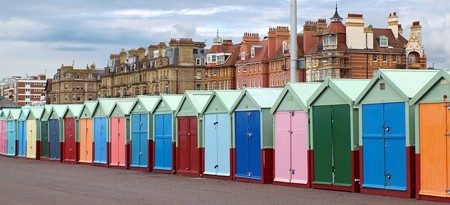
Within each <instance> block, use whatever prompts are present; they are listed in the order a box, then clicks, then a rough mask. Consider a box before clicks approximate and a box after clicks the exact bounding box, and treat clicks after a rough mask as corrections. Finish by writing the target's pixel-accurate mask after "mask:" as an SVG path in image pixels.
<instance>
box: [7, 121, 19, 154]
mask: <svg viewBox="0 0 450 205" xmlns="http://www.w3.org/2000/svg"><path fill="white" fill-rule="evenodd" d="M6 131H7V135H8V136H7V138H8V150H7V153H6V155H7V156H11V157H12V156H15V155H16V133H17V131H16V122H15V121H8V122H7V130H6Z"/></svg>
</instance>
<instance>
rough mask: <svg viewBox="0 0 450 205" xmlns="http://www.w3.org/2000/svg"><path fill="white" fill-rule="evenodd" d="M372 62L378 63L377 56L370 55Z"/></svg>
mask: <svg viewBox="0 0 450 205" xmlns="http://www.w3.org/2000/svg"><path fill="white" fill-rule="evenodd" d="M372 61H373V62H376V61H378V54H372Z"/></svg>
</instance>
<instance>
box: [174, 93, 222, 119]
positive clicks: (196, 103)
mask: <svg viewBox="0 0 450 205" xmlns="http://www.w3.org/2000/svg"><path fill="white" fill-rule="evenodd" d="M212 94H213V92H212V91H206V90H187V91H186V92H185V93H184V96H183V99H182V100H181V103H180V104H179V105H178V108H177V110H176V112H175V115H177V114H178V112H179V111H180V109H181V107H182V105H183V104H184V102H186V100H189V101H190V102H191V103H192V106H193V107H194V109H195V111H196V112H197V113H198V114H200V113H201V112H202V111H203V109H204V108H205V107H206V103H207V102H208V100H209V98H211V96H212Z"/></svg>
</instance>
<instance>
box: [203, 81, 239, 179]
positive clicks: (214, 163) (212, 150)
mask: <svg viewBox="0 0 450 205" xmlns="http://www.w3.org/2000/svg"><path fill="white" fill-rule="evenodd" d="M241 93H242V91H240V90H220V91H219V90H218V91H214V93H213V95H212V97H211V98H210V99H209V101H208V102H207V103H206V106H205V108H204V109H203V111H202V115H203V116H204V117H203V118H204V120H203V128H204V139H203V140H202V141H203V142H204V147H205V167H204V172H203V176H205V177H220V178H225V179H230V180H233V177H234V173H232V172H231V171H232V170H233V171H234V169H233V168H234V166H233V165H234V156H232V155H231V153H233V150H232V140H233V135H232V133H233V132H232V126H231V125H232V122H233V118H232V115H233V114H232V111H231V108H232V106H233V105H234V104H235V103H236V101H237V99H238V98H239V96H240V95H241Z"/></svg>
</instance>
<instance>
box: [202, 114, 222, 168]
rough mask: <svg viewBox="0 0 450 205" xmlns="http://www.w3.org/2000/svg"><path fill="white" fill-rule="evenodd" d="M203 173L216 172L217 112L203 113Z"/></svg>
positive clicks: (217, 165)
mask: <svg viewBox="0 0 450 205" xmlns="http://www.w3.org/2000/svg"><path fill="white" fill-rule="evenodd" d="M204 118H205V120H204V122H205V126H204V127H205V174H209V175H217V174H218V167H219V164H218V160H217V159H218V155H219V151H218V136H217V135H218V124H219V122H218V121H217V114H207V115H205V117H204Z"/></svg>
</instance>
